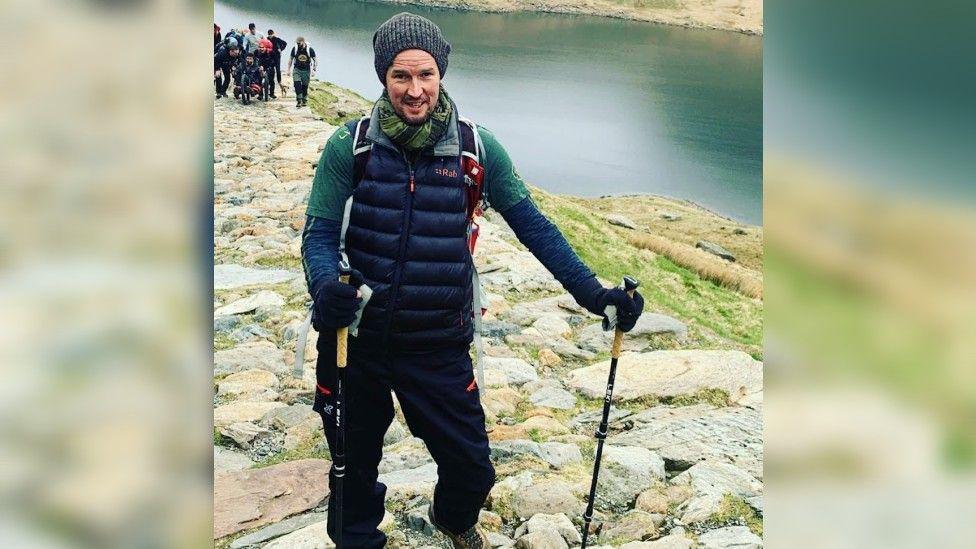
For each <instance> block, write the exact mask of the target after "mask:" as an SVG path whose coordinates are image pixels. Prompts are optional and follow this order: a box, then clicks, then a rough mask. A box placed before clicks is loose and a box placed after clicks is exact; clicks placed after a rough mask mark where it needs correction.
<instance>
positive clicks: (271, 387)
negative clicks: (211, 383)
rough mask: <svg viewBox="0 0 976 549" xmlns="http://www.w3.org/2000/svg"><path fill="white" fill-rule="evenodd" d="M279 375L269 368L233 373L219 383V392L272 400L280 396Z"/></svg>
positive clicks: (243, 397)
mask: <svg viewBox="0 0 976 549" xmlns="http://www.w3.org/2000/svg"><path fill="white" fill-rule="evenodd" d="M277 389H278V377H277V376H275V375H274V374H272V373H271V372H269V371H267V370H259V369H256V368H255V369H252V370H245V371H243V372H237V373H235V374H231V375H229V376H227V377H225V378H224V379H222V380H221V381H220V383H218V384H217V394H218V395H224V396H231V397H236V398H242V399H244V400H264V401H270V400H275V399H276V398H278V392H277Z"/></svg>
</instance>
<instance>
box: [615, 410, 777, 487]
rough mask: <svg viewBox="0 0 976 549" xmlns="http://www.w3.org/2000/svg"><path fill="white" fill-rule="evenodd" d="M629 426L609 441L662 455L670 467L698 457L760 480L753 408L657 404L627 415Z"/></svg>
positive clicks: (758, 419) (758, 425)
mask: <svg viewBox="0 0 976 549" xmlns="http://www.w3.org/2000/svg"><path fill="white" fill-rule="evenodd" d="M627 420H628V421H632V422H633V423H634V426H633V428H632V429H631V430H629V431H625V432H623V433H619V434H615V435H611V437H610V438H609V439H608V442H610V443H611V444H615V445H621V446H640V447H642V448H647V449H648V450H652V451H654V452H656V453H657V454H658V455H660V456H661V457H662V458H664V462H665V464H666V466H667V468H668V469H669V470H679V471H683V470H685V469H688V468H689V467H691V466H693V465H695V464H696V463H698V462H699V461H705V460H712V461H720V462H725V463H732V464H733V465H735V466H736V467H738V468H740V469H742V470H743V471H745V472H747V473H749V474H750V475H752V476H753V477H755V478H762V467H763V439H762V436H763V425H762V412H760V411H758V410H754V409H752V408H741V407H731V408H713V407H712V406H709V405H706V404H698V405H694V406H681V407H673V406H655V407H654V408H651V409H648V410H645V411H643V412H640V413H638V414H633V415H631V416H629V417H628V418H627Z"/></svg>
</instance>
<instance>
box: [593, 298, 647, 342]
mask: <svg viewBox="0 0 976 549" xmlns="http://www.w3.org/2000/svg"><path fill="white" fill-rule="evenodd" d="M598 303H599V305H598V307H599V310H601V311H602V310H603V309H605V308H607V307H608V306H613V307H615V308H616V309H617V328H619V329H620V331H621V332H629V331H631V330H633V329H634V325H636V324H637V319H638V318H640V315H641V313H642V312H643V311H644V297H643V296H641V295H640V292H637V291H634V297H630V295H629V294H628V293H627V292H626V291H624V290H623V288H608V289H606V290H605V291H604V292H603V295H601V296H600V297H599V298H598Z"/></svg>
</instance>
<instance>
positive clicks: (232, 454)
mask: <svg viewBox="0 0 976 549" xmlns="http://www.w3.org/2000/svg"><path fill="white" fill-rule="evenodd" d="M213 453H214V473H226V472H229V471H240V470H242V469H250V468H251V466H252V465H254V461H252V460H251V458H249V457H247V454H243V453H241V452H238V451H237V450H231V449H230V448H224V447H222V446H214V449H213Z"/></svg>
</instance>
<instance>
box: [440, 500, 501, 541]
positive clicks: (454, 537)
mask: <svg viewBox="0 0 976 549" xmlns="http://www.w3.org/2000/svg"><path fill="white" fill-rule="evenodd" d="M427 519H428V520H430V523H431V524H433V525H434V528H437V529H438V530H439V531H440V533H442V534H444V535H445V536H447V538H448V539H449V540H451V543H452V544H454V549H491V545H489V544H488V538H486V537H485V535H484V533H482V532H481V530H479V529H478V525H477V524H475V525H474V526H472V527H471V528H468V529H467V530H465V531H464V532H462V533H460V534H455V533H453V532H451V531H449V530H448V529H447V528H444V527H443V526H441V525H440V524H437V521H436V520H434V502H433V501H432V502H430V507H428V508H427Z"/></svg>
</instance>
